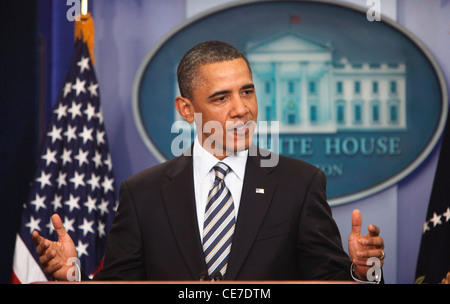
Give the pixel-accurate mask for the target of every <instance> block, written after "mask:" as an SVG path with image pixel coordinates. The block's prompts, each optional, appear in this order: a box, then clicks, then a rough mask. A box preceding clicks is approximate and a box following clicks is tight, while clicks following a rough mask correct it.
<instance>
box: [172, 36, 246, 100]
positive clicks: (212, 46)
mask: <svg viewBox="0 0 450 304" xmlns="http://www.w3.org/2000/svg"><path fill="white" fill-rule="evenodd" d="M239 58H242V59H244V60H245V62H246V63H247V66H248V69H249V71H250V73H251V72H252V70H251V68H250V64H249V62H248V60H247V58H245V55H244V54H243V53H242V52H241V51H240V50H239V49H237V48H236V47H234V46H233V45H231V44H229V43H226V42H222V41H205V42H202V43H199V44H197V45H196V46H194V47H193V48H191V49H190V50H189V51H187V53H186V54H185V55H184V56H183V58H182V59H181V61H180V63H179V64H178V69H177V79H178V86H179V89H180V94H181V96H183V97H186V98H189V99H191V98H192V89H193V87H194V82H195V80H196V76H197V70H198V68H199V67H200V66H201V65H204V64H208V63H216V62H223V61H231V60H234V59H239Z"/></svg>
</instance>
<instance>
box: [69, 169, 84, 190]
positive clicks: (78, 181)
mask: <svg viewBox="0 0 450 304" xmlns="http://www.w3.org/2000/svg"><path fill="white" fill-rule="evenodd" d="M83 179H84V173H82V174H78V172H77V171H75V172H74V176H73V177H72V178H71V179H69V181H70V182H71V183H73V184H74V188H75V190H77V188H78V187H79V186H83V187H84V186H85V183H84V181H83Z"/></svg>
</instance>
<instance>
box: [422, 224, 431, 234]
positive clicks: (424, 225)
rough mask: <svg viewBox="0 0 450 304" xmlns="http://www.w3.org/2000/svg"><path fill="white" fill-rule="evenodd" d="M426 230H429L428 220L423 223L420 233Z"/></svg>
mask: <svg viewBox="0 0 450 304" xmlns="http://www.w3.org/2000/svg"><path fill="white" fill-rule="evenodd" d="M427 231H430V226H428V222H425V223H424V224H423V229H422V233H425V232H427Z"/></svg>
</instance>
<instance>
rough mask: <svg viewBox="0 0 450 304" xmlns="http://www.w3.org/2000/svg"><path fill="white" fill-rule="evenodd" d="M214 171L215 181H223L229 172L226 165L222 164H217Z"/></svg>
mask: <svg viewBox="0 0 450 304" xmlns="http://www.w3.org/2000/svg"><path fill="white" fill-rule="evenodd" d="M213 169H214V171H215V172H216V180H219V181H223V179H224V178H225V176H226V175H227V173H228V172H229V171H230V170H231V169H230V167H228V165H226V164H225V163H222V162H218V163H217V164H216V165H215V166H214V167H213Z"/></svg>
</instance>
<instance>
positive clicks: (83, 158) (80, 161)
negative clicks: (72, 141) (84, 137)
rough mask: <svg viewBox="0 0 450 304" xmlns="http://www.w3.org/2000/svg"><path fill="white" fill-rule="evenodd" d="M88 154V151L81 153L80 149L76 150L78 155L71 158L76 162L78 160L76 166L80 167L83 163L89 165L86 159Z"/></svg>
mask: <svg viewBox="0 0 450 304" xmlns="http://www.w3.org/2000/svg"><path fill="white" fill-rule="evenodd" d="M88 154H89V150H87V151H83V149H82V148H80V149H79V150H78V154H77V155H75V156H74V157H73V158H75V159H76V160H78V166H80V167H81V166H82V165H83V164H84V163H85V164H86V165H88V164H89V162H88V159H87V157H88Z"/></svg>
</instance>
